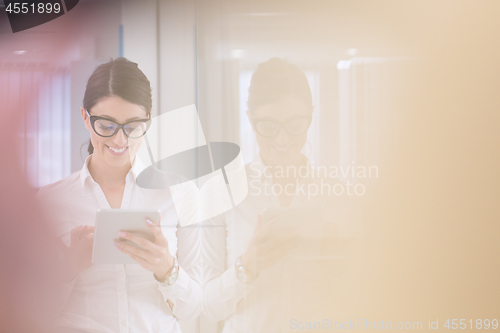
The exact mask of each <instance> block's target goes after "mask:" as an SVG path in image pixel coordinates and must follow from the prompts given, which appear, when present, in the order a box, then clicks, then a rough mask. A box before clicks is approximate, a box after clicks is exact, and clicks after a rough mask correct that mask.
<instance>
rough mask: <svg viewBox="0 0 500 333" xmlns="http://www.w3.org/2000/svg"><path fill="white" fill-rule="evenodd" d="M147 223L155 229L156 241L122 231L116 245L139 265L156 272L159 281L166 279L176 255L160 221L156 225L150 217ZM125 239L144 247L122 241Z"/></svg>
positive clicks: (150, 227) (152, 229)
mask: <svg viewBox="0 0 500 333" xmlns="http://www.w3.org/2000/svg"><path fill="white" fill-rule="evenodd" d="M160 219H161V218H160ZM146 225H147V226H148V227H149V229H151V231H153V234H154V237H155V240H154V242H150V241H149V240H147V239H145V238H143V237H141V236H137V235H134V234H133V233H131V232H126V231H120V234H119V236H120V239H117V240H115V246H116V247H117V248H118V250H119V251H121V252H123V253H126V254H128V255H129V256H130V258H132V259H134V260H135V261H136V262H137V263H138V264H139V265H141V266H142V267H144V268H145V269H147V270H149V271H151V272H154V274H155V277H156V279H157V280H158V281H164V280H165V278H166V276H167V273H168V271H169V270H170V269H171V268H172V266H173V265H174V257H173V256H172V255H171V254H170V252H169V250H168V241H167V239H166V238H165V236H164V235H163V233H162V232H161V227H160V221H158V225H156V224H155V223H154V222H153V221H151V220H149V219H148V220H146ZM123 239H126V240H128V241H130V242H133V243H135V244H137V245H139V246H141V247H142V248H144V249H141V248H139V247H137V246H134V245H131V244H127V243H126V242H123V241H122V240H123Z"/></svg>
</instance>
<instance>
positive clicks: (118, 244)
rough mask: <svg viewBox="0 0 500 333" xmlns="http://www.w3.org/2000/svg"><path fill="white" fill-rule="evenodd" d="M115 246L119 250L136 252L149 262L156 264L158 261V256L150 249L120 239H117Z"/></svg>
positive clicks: (135, 253)
mask: <svg viewBox="0 0 500 333" xmlns="http://www.w3.org/2000/svg"><path fill="white" fill-rule="evenodd" d="M115 246H116V247H117V248H118V250H119V251H122V252H126V253H131V254H134V255H136V256H138V257H140V258H142V259H144V260H145V261H147V262H148V263H151V264H155V263H156V262H157V261H158V258H157V257H155V256H154V255H153V254H152V253H151V252H150V251H147V250H143V249H140V248H138V247H137V246H134V245H130V244H127V243H125V242H121V241H119V240H115Z"/></svg>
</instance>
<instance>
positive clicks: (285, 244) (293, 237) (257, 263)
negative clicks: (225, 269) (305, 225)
mask: <svg viewBox="0 0 500 333" xmlns="http://www.w3.org/2000/svg"><path fill="white" fill-rule="evenodd" d="M274 222H275V219H272V220H270V221H268V222H267V223H266V224H264V225H263V224H262V216H261V215H259V216H258V221H257V226H256V227H255V231H254V233H253V236H252V239H251V240H250V244H249V245H248V248H247V251H246V252H245V253H244V254H243V256H242V257H241V261H242V262H241V263H242V265H243V267H245V269H246V270H247V271H248V272H249V273H250V274H251V275H252V277H253V279H255V277H256V276H257V274H258V273H259V271H261V270H263V269H266V268H268V267H271V266H272V265H274V264H275V263H276V262H278V261H279V260H280V259H281V258H283V257H284V256H285V255H286V254H287V253H288V252H289V251H290V250H291V249H293V248H295V247H296V246H297V245H298V244H299V243H300V237H299V236H297V234H296V233H295V231H293V230H290V229H288V230H280V229H278V228H277V227H276V225H274Z"/></svg>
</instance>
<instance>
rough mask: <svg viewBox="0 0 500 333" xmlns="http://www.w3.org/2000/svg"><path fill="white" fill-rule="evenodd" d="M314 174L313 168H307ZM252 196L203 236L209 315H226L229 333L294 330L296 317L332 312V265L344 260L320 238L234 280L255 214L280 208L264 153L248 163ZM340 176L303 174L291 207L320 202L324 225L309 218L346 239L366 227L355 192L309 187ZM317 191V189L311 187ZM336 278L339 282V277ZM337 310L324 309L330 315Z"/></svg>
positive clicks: (221, 317)
mask: <svg viewBox="0 0 500 333" xmlns="http://www.w3.org/2000/svg"><path fill="white" fill-rule="evenodd" d="M308 172H309V174H312V173H313V172H314V170H312V169H311V168H310V167H309V166H308ZM246 174H247V181H248V188H249V193H248V196H247V198H246V199H245V200H244V201H243V202H242V203H241V204H240V205H237V206H236V207H234V208H233V209H232V210H231V211H228V212H226V213H225V214H222V215H220V216H218V217H216V218H214V219H211V220H210V221H206V222H205V224H206V225H207V226H206V227H205V228H203V230H204V236H203V249H202V255H203V264H204V266H203V267H204V275H203V279H204V288H203V289H204V294H203V313H204V314H205V315H206V316H207V317H208V318H209V319H211V320H214V321H220V320H224V329H223V332H231V333H233V332H284V331H294V330H293V323H294V320H299V321H300V320H301V319H303V318H306V319H308V320H309V321H310V320H312V319H317V318H316V317H314V316H316V315H317V314H318V311H323V310H324V311H326V312H328V311H330V310H328V309H329V308H328V305H327V304H324V303H325V302H329V300H328V299H327V297H329V296H327V295H329V293H334V292H335V290H334V288H332V282H333V280H332V279H330V280H329V278H330V277H331V268H332V267H334V266H337V264H338V261H345V258H340V257H332V256H330V257H325V256H323V255H322V254H321V241H318V240H316V241H313V242H310V243H308V244H305V243H302V245H299V247H298V248H296V249H294V250H292V252H293V253H294V255H288V256H286V257H285V258H283V259H282V260H279V261H278V262H277V263H276V264H275V265H273V266H271V267H269V268H267V269H265V270H262V271H260V272H259V275H258V277H257V279H256V280H255V281H253V282H252V283H250V284H243V283H242V282H240V281H239V280H238V279H237V277H236V271H235V268H234V263H235V261H236V259H237V258H238V257H239V256H240V255H242V254H243V253H244V252H245V251H246V249H247V247H248V245H249V243H250V240H251V238H252V235H253V232H254V229H255V225H256V223H257V215H258V214H262V211H263V209H264V208H279V207H280V202H279V199H278V196H276V195H274V193H273V192H272V191H271V186H272V177H271V175H270V173H269V171H267V172H266V170H265V165H264V164H263V163H262V160H261V159H260V157H259V156H257V157H256V159H255V160H254V161H253V162H252V163H250V164H247V165H246ZM325 183H328V184H329V185H332V184H335V183H339V182H338V181H337V180H333V181H332V180H331V179H330V180H328V179H323V180H322V179H321V178H319V177H309V178H304V179H302V180H301V181H300V182H299V183H298V186H299V188H298V189H297V190H296V192H295V194H294V196H293V199H292V201H291V204H290V207H292V208H294V207H295V208H298V207H322V209H323V210H324V218H323V222H319V223H316V222H318V221H310V225H311V228H313V229H314V228H316V229H317V230H316V231H317V232H318V233H319V234H321V233H322V232H323V230H335V231H334V232H335V235H336V237H337V239H341V238H342V239H348V238H349V237H351V236H352V235H354V234H355V233H356V231H359V230H360V226H361V224H360V222H361V211H360V207H359V203H358V200H357V199H359V197H358V198H356V197H354V196H348V195H343V196H336V195H333V194H330V195H327V194H325V193H324V194H323V195H318V194H316V195H309V194H308V193H309V192H307V189H308V186H309V184H316V185H317V186H320V187H321V186H322V185H323V186H324V189H325V190H326V186H325V185H324V184H325ZM311 189H315V187H311ZM333 283H335V282H333ZM336 314H338V313H324V315H325V317H326V318H328V316H329V315H330V316H332V315H336Z"/></svg>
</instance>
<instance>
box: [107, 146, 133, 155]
mask: <svg viewBox="0 0 500 333" xmlns="http://www.w3.org/2000/svg"><path fill="white" fill-rule="evenodd" d="M107 147H108V148H109V149H110V150H111V151H112V152H114V153H116V154H121V153H123V152H124V151H125V150H127V149H128V146H127V147H123V148H113V147H110V146H107Z"/></svg>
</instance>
